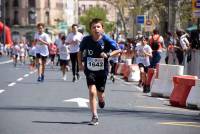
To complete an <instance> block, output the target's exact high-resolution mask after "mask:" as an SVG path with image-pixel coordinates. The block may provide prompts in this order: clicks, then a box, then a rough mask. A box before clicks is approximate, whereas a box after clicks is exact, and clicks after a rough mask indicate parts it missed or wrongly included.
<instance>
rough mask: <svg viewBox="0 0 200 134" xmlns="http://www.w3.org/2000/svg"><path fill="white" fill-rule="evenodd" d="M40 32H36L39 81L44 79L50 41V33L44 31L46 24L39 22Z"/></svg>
mask: <svg viewBox="0 0 200 134" xmlns="http://www.w3.org/2000/svg"><path fill="white" fill-rule="evenodd" d="M37 29H38V32H37V33H36V34H35V37H34V39H35V42H36V65H37V67H38V79H37V81H38V82H42V81H44V70H45V64H46V60H47V56H48V55H49V50H48V46H49V43H50V38H49V36H48V34H46V33H45V32H44V24H43V23H39V24H38V25H37Z"/></svg>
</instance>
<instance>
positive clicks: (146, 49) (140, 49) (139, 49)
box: [135, 45, 152, 66]
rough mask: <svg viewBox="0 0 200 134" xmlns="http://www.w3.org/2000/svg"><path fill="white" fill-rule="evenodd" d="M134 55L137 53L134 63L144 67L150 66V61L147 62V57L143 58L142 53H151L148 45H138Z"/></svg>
mask: <svg viewBox="0 0 200 134" xmlns="http://www.w3.org/2000/svg"><path fill="white" fill-rule="evenodd" d="M135 50H136V53H137V57H136V63H137V64H139V63H142V64H143V65H144V66H149V65H150V60H149V56H145V55H144V52H146V53H152V49H151V47H150V46H149V45H144V46H143V45H138V46H137V47H136V48H135Z"/></svg>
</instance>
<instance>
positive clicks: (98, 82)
mask: <svg viewBox="0 0 200 134" xmlns="http://www.w3.org/2000/svg"><path fill="white" fill-rule="evenodd" d="M89 26H90V30H91V35H89V36H86V37H84V38H83V40H82V42H81V44H80V52H79V54H78V55H79V56H78V57H79V58H78V61H79V65H80V67H82V62H81V59H82V58H83V60H84V73H85V75H86V81H87V85H88V89H89V101H90V109H91V112H92V120H91V122H90V123H89V125H97V124H98V115H97V105H96V103H97V100H96V99H97V97H98V100H99V107H100V108H104V106H105V102H104V96H105V95H104V90H105V85H106V80H107V75H108V72H109V70H108V58H109V57H110V56H113V55H117V54H118V53H119V52H120V50H117V45H116V43H115V41H113V40H112V39H111V38H109V37H108V36H106V35H104V34H103V33H104V25H103V21H102V20H101V19H98V18H95V19H93V20H92V21H91V22H90V25H89ZM111 51H112V52H111ZM82 53H83V57H82Z"/></svg>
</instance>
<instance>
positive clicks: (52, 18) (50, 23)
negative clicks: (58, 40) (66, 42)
mask: <svg viewBox="0 0 200 134" xmlns="http://www.w3.org/2000/svg"><path fill="white" fill-rule="evenodd" d="M5 7H6V18H5V21H6V24H7V25H8V26H10V27H11V30H12V36H13V40H16V39H19V38H21V37H22V36H25V37H26V38H31V36H32V35H33V33H34V32H35V31H36V25H37V24H38V23H40V22H42V23H44V24H45V26H46V28H47V29H46V30H47V32H49V33H58V32H65V31H67V29H68V26H70V25H71V24H72V23H77V22H78V19H77V18H78V0H6V1H5ZM69 8H70V10H73V11H69ZM72 8H73V9H72ZM76 8H77V9H76ZM72 16H73V17H72Z"/></svg>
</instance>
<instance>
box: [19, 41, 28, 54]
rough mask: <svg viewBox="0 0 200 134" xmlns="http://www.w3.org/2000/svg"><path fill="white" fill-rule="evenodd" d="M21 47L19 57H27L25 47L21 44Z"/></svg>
mask: <svg viewBox="0 0 200 134" xmlns="http://www.w3.org/2000/svg"><path fill="white" fill-rule="evenodd" d="M19 46H20V53H19V55H20V56H25V55H26V48H25V45H24V44H22V43H21V44H19Z"/></svg>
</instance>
